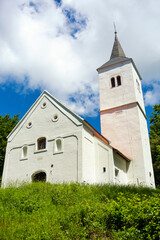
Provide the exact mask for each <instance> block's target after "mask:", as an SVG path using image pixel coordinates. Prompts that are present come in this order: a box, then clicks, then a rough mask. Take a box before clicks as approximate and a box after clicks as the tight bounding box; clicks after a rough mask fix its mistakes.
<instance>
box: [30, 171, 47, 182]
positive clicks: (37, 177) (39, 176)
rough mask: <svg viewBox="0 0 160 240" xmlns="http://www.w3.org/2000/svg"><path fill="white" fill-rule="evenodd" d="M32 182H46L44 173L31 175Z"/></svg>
mask: <svg viewBox="0 0 160 240" xmlns="http://www.w3.org/2000/svg"><path fill="white" fill-rule="evenodd" d="M32 182H46V173H45V172H38V173H34V174H33V175H32Z"/></svg>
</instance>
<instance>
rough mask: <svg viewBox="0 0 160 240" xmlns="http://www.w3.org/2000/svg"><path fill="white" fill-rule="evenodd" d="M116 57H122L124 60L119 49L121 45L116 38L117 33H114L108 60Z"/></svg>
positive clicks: (123, 55)
mask: <svg viewBox="0 0 160 240" xmlns="http://www.w3.org/2000/svg"><path fill="white" fill-rule="evenodd" d="M117 57H123V58H125V57H126V55H125V53H124V51H123V49H122V47H121V44H120V42H119V40H118V37H117V32H115V40H114V44H113V49H112V53H111V57H110V60H111V59H113V58H117Z"/></svg>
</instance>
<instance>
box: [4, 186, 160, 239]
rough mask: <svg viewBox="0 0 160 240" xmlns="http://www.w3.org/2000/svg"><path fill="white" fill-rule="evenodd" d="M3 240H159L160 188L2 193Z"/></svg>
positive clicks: (67, 188)
mask: <svg viewBox="0 0 160 240" xmlns="http://www.w3.org/2000/svg"><path fill="white" fill-rule="evenodd" d="M0 239H1V240H3V239H8V240H17V239H18V240H21V239H23V240H24V239H27V240H33V239H36V240H50V239H56V240H57V239H76V240H77V239H123V240H124V239H129V240H132V239H133V240H135V239H137V240H139V239H160V190H152V189H148V188H136V187H124V186H110V185H94V186H91V185H80V184H69V185H67V184H62V185H58V184H54V185H52V184H49V183H32V184H25V185H23V186H21V187H19V188H15V187H9V188H6V189H0Z"/></svg>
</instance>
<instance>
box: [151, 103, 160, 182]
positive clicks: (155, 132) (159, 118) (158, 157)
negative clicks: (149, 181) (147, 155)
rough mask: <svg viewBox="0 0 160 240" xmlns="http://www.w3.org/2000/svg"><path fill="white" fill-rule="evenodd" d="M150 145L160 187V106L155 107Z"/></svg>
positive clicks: (156, 178) (156, 179)
mask: <svg viewBox="0 0 160 240" xmlns="http://www.w3.org/2000/svg"><path fill="white" fill-rule="evenodd" d="M150 143H151V152H152V159H153V168H154V174H155V181H156V185H158V186H160V104H156V105H154V106H153V111H152V116H151V118H150Z"/></svg>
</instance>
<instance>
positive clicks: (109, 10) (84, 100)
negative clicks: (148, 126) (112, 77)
mask: <svg viewBox="0 0 160 240" xmlns="http://www.w3.org/2000/svg"><path fill="white" fill-rule="evenodd" d="M71 9H72V11H71V12H70V14H71V15H72V19H74V18H75V19H76V21H69V20H68V18H67V17H66V15H65V14H66V13H67V10H68V11H70V10H71ZM68 14H69V12H68ZM113 21H115V22H116V25H117V29H118V35H119V39H120V42H121V44H122V46H123V48H124V51H125V53H126V55H127V56H128V57H132V58H133V59H134V60H135V62H136V65H137V67H138V69H139V70H140V73H141V75H142V77H143V84H145V85H148V84H152V79H156V81H157V82H159V79H160V68H159V62H160V44H159V37H160V33H159V32H158V29H159V26H158V25H159V21H160V2H159V0H155V1H150V0H141V1H139V0H130V1H128V0H124V1H119V0H108V1H106V0H99V1H95V0H81V1H75V0H64V1H63V3H62V5H61V7H57V6H56V4H55V2H54V1H53V0H45V1H44V0H32V1H29V0H14V1H13V0H1V1H0V66H1V67H0V82H2V81H3V82H4V81H6V79H7V78H6V76H7V75H10V76H13V77H14V79H16V81H17V82H20V83H24V84H25V85H26V81H25V78H26V77H27V79H28V81H27V85H26V88H31V89H36V88H38V87H40V88H41V89H42V90H43V89H47V90H49V91H50V92H51V93H52V94H53V95H54V96H56V97H57V98H59V99H60V100H61V101H63V102H65V103H67V105H68V106H69V107H71V108H72V109H73V110H75V111H76V112H77V113H80V114H82V115H84V114H95V110H96V109H97V108H98V107H99V106H98V104H99V103H98V76H97V73H96V68H97V67H99V66H100V65H102V64H103V63H104V62H106V61H107V60H108V59H109V57H110V53H111V49H112V45H113V40H114V36H113ZM76 29H77V30H78V31H77V33H76V31H75V30H76ZM71 34H72V36H71ZM73 35H74V37H75V38H73ZM153 89H155V90H153V91H152V98H150V94H151V92H149V91H148V93H147V94H146V104H154V103H157V102H158V101H159V100H160V99H159V97H158V94H157V93H156V88H153ZM153 98H154V101H153ZM73 99H74V101H73ZM153 102H154V103H153Z"/></svg>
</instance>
